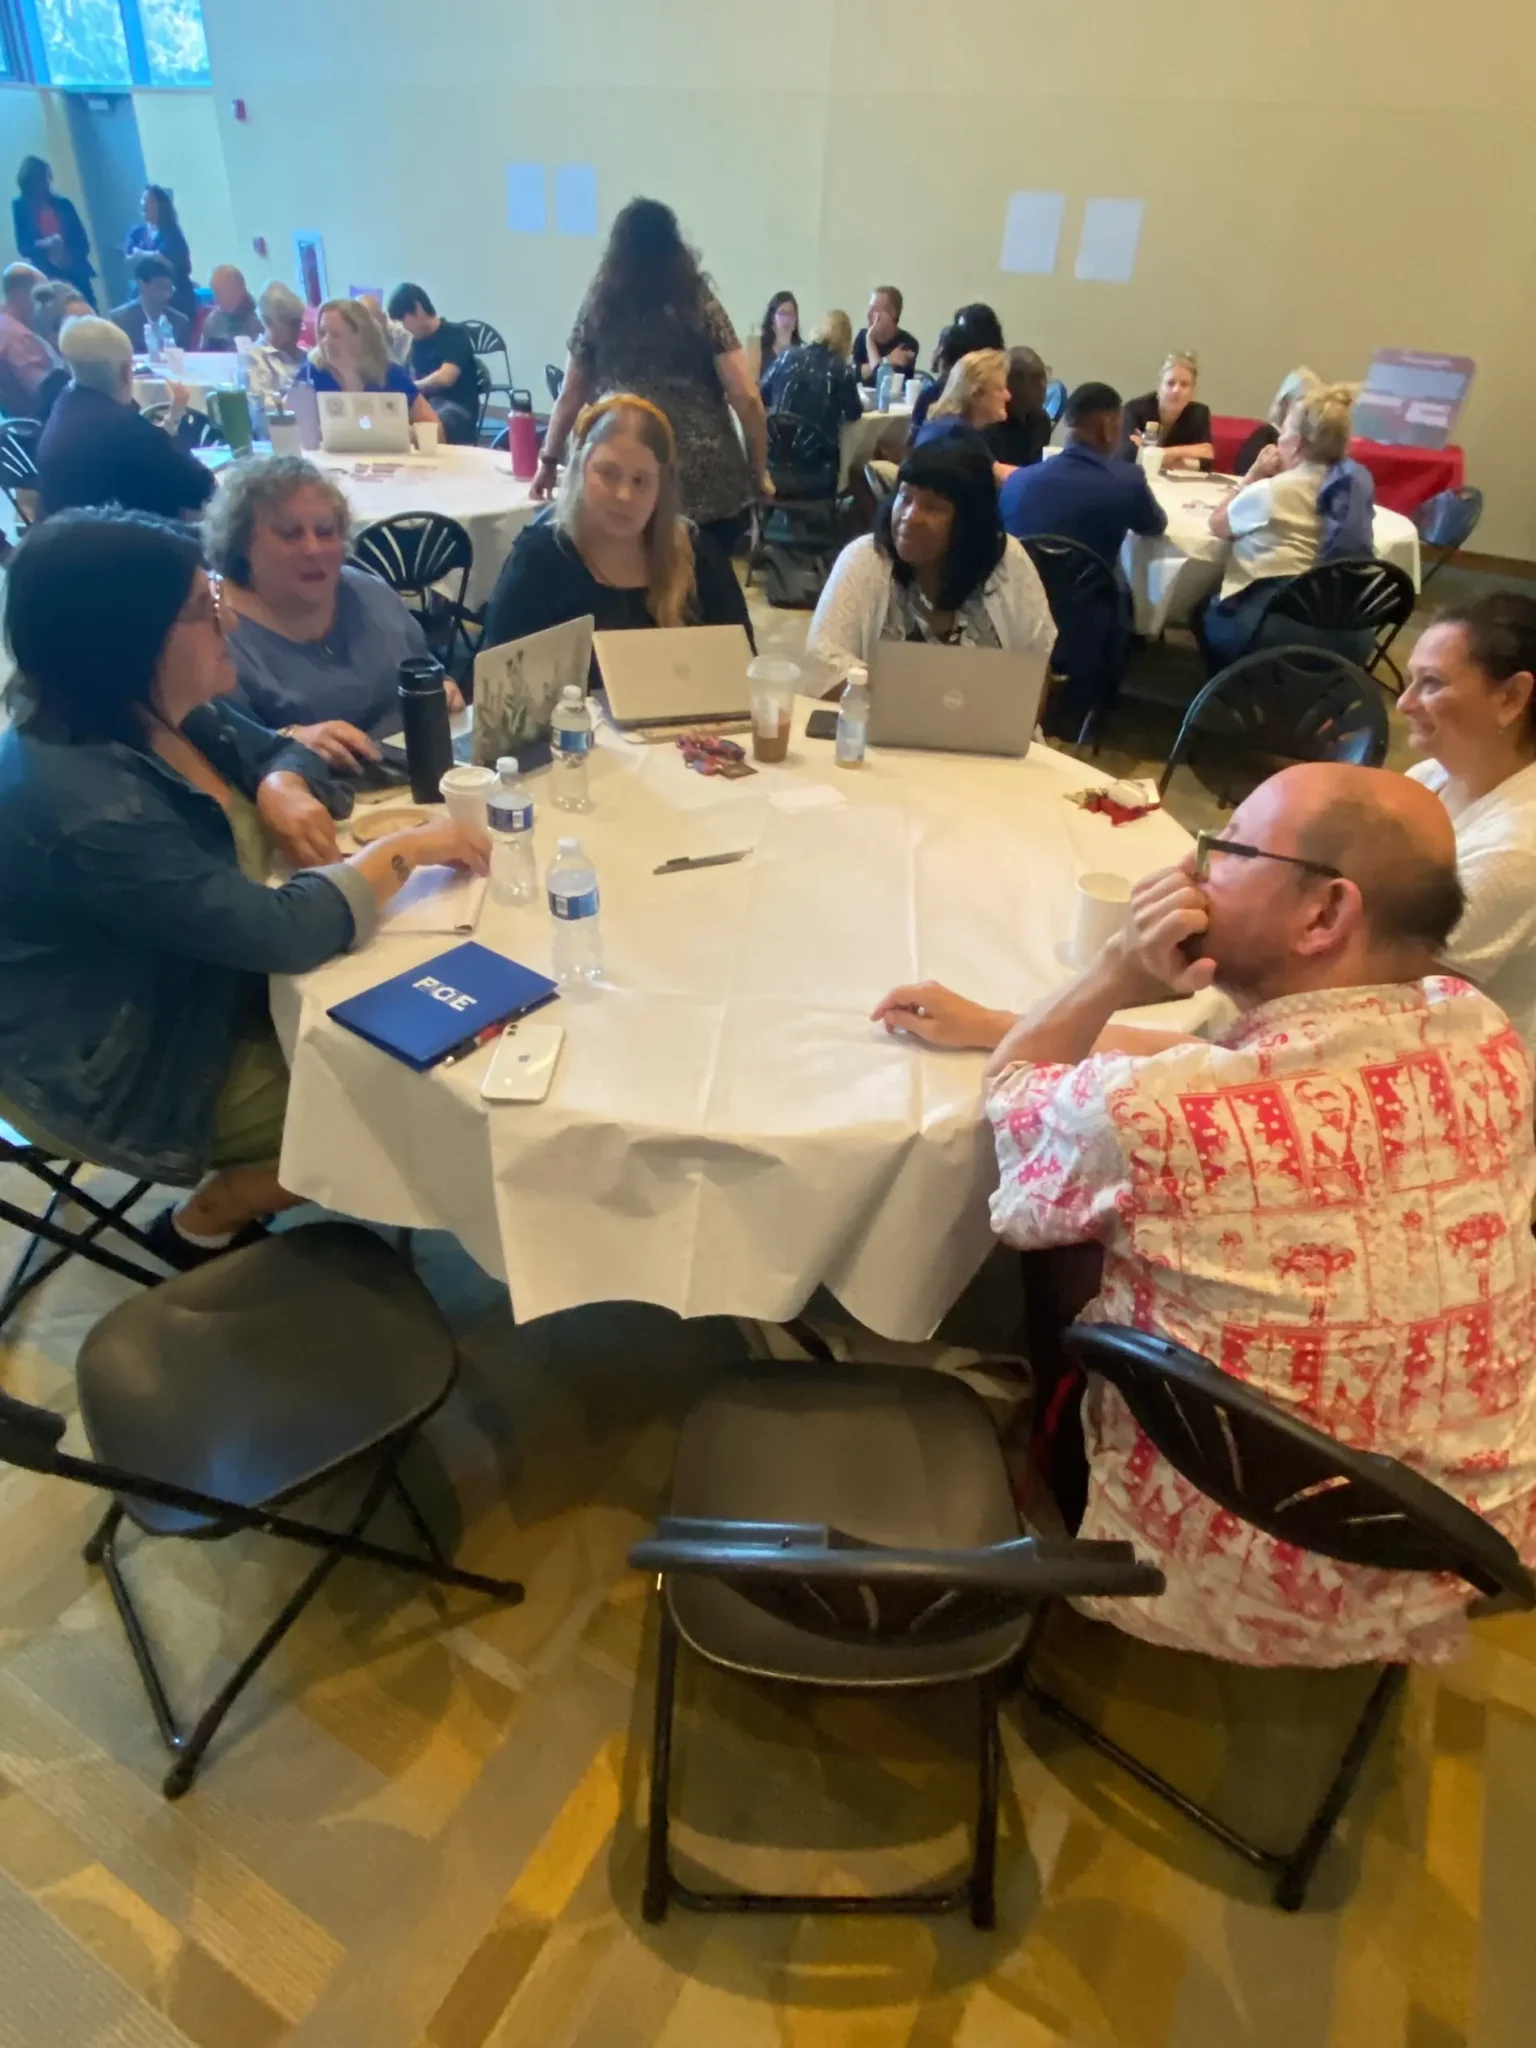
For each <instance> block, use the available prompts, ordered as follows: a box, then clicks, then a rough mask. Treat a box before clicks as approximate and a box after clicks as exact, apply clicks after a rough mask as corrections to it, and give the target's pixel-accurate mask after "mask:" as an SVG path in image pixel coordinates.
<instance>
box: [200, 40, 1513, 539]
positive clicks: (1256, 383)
mask: <svg viewBox="0 0 1536 2048" xmlns="http://www.w3.org/2000/svg"><path fill="white" fill-rule="evenodd" d="M205 7H206V13H207V18H208V25H209V38H210V43H211V47H212V52H213V63H214V74H215V83H216V88H217V90H216V105H217V111H218V117H219V120H220V122H221V124H222V129H223V135H224V143H225V153H226V157H227V161H228V170H229V183H230V189H231V193H232V197H233V205H234V217H235V222H236V225H237V227H238V230H239V235H240V238H241V246H242V247H248V246H249V241H250V238H251V237H252V236H253V235H257V234H261V235H265V236H266V237H267V239H268V242H269V243H270V245H271V249H272V268H273V269H274V270H276V271H277V272H279V273H281V274H284V275H288V274H291V270H292V242H291V237H292V234H293V231H294V230H295V229H296V228H318V229H320V230H321V231H322V233H323V234H324V236H325V240H326V247H327V255H328V259H329V268H330V277H331V282H332V285H333V287H339V288H340V289H342V290H345V288H346V286H347V285H348V284H349V283H354V282H356V283H364V282H379V283H385V284H387V283H391V282H394V281H397V280H398V279H399V278H400V277H401V276H402V275H407V274H409V275H414V276H416V277H417V278H418V279H419V280H420V282H422V283H423V284H425V285H426V286H427V287H428V289H429V290H431V291H432V292H433V293H434V294H435V295H436V296H437V297H438V298H439V300H440V301H441V302H442V303H443V305H444V306H445V307H446V308H447V309H449V310H451V311H454V312H457V313H460V314H463V313H472V314H477V315H479V316H481V317H483V318H489V319H492V320H495V321H496V322H497V324H498V325H500V326H501V327H502V328H503V330H504V331H505V332H506V333H507V335H508V338H509V340H510V342H511V344H512V354H513V363H514V367H515V369H516V372H517V374H518V376H519V378H520V379H521V380H522V381H524V382H529V383H534V382H537V380H538V379H539V377H540V374H541V371H542V366H543V364H544V362H545V361H546V360H548V359H551V358H558V356H559V354H560V351H561V348H562V345H563V340H564V336H565V333H566V331H567V328H568V325H569V320H570V315H571V312H572V311H573V309H574V307H575V304H576V302H577V300H578V298H579V296H580V293H581V290H582V287H583V286H584V284H585V282H586V280H587V277H588V275H589V274H590V271H591V268H592V264H593V261H594V258H595V256H596V253H597V250H596V245H595V243H593V242H592V241H589V240H582V239H561V238H558V237H555V236H553V235H549V236H545V237H538V238H534V237H526V236H514V235H512V234H511V233H509V231H508V229H507V227H506V221H505V211H504V203H503V197H502V179H503V167H504V165H505V163H506V161H507V159H508V158H510V157H518V158H530V159H534V160H538V161H542V162H545V163H548V164H551V165H553V164H555V163H558V162H561V161H585V162H589V163H593V164H595V165H596V167H597V171H598V190H599V205H600V214H601V218H602V220H603V223H604V224H606V222H607V220H608V218H609V217H611V215H612V213H613V211H614V210H615V208H616V207H617V206H618V205H620V204H621V203H622V202H623V201H624V200H625V199H627V198H628V197H630V196H631V195H632V194H633V193H635V192H637V191H648V192H653V193H655V194H657V195H658V196H660V197H662V198H665V199H668V200H670V201H671V202H672V203H673V204H674V205H675V206H676V207H677V208H678V211H679V213H680V214H681V216H682V218H683V221H684V224H685V226H686V228H687V230H688V231H689V233H690V234H691V235H692V236H693V238H694V239H695V240H696V241H697V242H698V243H699V245H700V246H701V247H702V249H703V251H704V254H705V257H706V260H707V262H708V264H709V266H710V268H711V269H712V271H713V272H714V274H715V277H716V279H717V281H718V283H719V285H720V288H721V293H722V296H723V297H724V299H725V301H726V303H727V305H728V306H729V308H730V310H731V311H732V313H733V314H734V315H735V316H736V318H737V320H738V322H739V323H740V324H741V325H742V327H743V328H744V329H745V328H746V327H748V326H749V325H750V324H751V323H752V322H753V321H754V320H755V319H756V318H757V317H758V315H759V313H760V309H761V307H762V305H763V304H764V302H765V301H766V299H767V297H768V295H769V293H770V292H771V291H773V290H775V289H776V288H778V287H780V286H788V287H790V288H791V289H793V290H795V291H796V292H797V293H799V294H800V296H801V298H802V300H803V302H804V304H805V305H806V307H807V308H808V309H818V308H820V307H823V306H825V305H829V304H841V305H844V306H846V307H847V308H848V309H849V310H850V312H853V313H855V314H857V313H858V311H859V309H860V307H861V305H862V302H863V298H864V294H865V292H866V290H867V288H868V287H869V285H870V284H872V283H874V282H877V281H880V280H882V279H884V278H887V277H888V278H890V279H892V280H894V281H895V282H897V283H899V284H901V285H902V286H903V287H904V288H905V290H906V292H907V295H908V305H909V320H908V324H909V325H910V326H912V327H914V328H915V330H916V331H917V332H918V333H919V335H920V336H921V337H922V339H923V341H924V343H925V344H927V343H931V341H932V339H933V337H934V334H935V332H936V330H937V328H938V326H939V324H940V323H941V322H942V321H943V320H944V319H945V318H947V317H948V315H949V313H950V312H951V311H952V310H953V309H954V307H955V305H956V304H957V303H959V302H960V301H961V300H962V299H967V298H985V299H989V300H991V301H992V303H993V304H995V305H996V307H997V308H998V311H999V312H1000V314H1001V315H1002V318H1003V323H1004V326H1005V328H1006V330H1007V332H1008V335H1009V338H1010V339H1011V340H1019V341H1023V340H1027V341H1030V342H1032V343H1033V344H1034V345H1035V346H1036V347H1038V348H1039V349H1040V350H1041V351H1042V353H1043V354H1044V355H1046V356H1047V358H1048V359H1049V360H1050V361H1051V362H1052V364H1053V365H1054V366H1055V367H1056V368H1057V369H1058V370H1059V371H1060V372H1061V374H1062V375H1064V376H1065V377H1067V378H1068V379H1069V380H1072V381H1076V380H1078V379H1081V378H1085V377H1089V376H1097V377H1107V378H1108V379H1110V380H1111V381H1113V382H1116V383H1118V384H1120V385H1121V386H1122V388H1124V389H1125V390H1126V391H1127V392H1128V393H1129V392H1132V391H1136V390H1142V389H1145V388H1146V387H1147V386H1148V385H1149V384H1150V383H1151V382H1152V379H1153V377H1154V375H1155V372H1156V368H1157V365H1158V363H1159V361H1160V360H1161V358H1162V356H1163V354H1164V353H1165V351H1166V350H1167V349H1168V348H1170V347H1174V346H1178V347H1191V346H1192V347H1195V348H1197V349H1198V350H1199V352H1200V355H1201V358H1202V361H1203V363H1204V365H1205V369H1204V377H1203V395H1204V396H1205V397H1206V398H1207V399H1208V400H1209V402H1210V403H1211V405H1212V406H1213V408H1214V409H1215V410H1217V411H1219V412H1254V411H1256V410H1258V409H1260V408H1261V407H1262V405H1263V404H1264V403H1265V402H1266V401H1267V399H1268V397H1269V395H1270V393H1271V391H1272V390H1273V388H1274V386H1275V384H1276V383H1277V382H1278V380H1279V377H1280V376H1281V374H1282V373H1283V372H1284V371H1285V370H1286V369H1287V368H1289V367H1290V366H1291V365H1292V364H1293V363H1295V362H1297V361H1298V360H1304V361H1307V362H1309V363H1311V364H1313V365H1314V367H1316V368H1317V369H1319V370H1322V371H1324V372H1327V373H1328V374H1330V375H1333V376H1340V377H1343V376H1352V375H1354V376H1357V375H1359V374H1360V373H1361V372H1362V371H1363V370H1364V368H1365V365H1366V363H1367V362H1368V360H1369V358H1370V355H1371V352H1372V350H1373V349H1374V348H1376V347H1378V346H1383V345H1394V344H1401V345H1409V346H1420V347H1425V348H1435V349H1448V350H1455V351H1461V352H1465V353H1467V354H1470V355H1472V356H1475V357H1476V358H1477V360H1478V364H1479V374H1478V380H1477V383H1476V386H1475V387H1474V392H1473V397H1472V400H1471V402H1470V404H1469V406H1468V408H1467V410H1466V412H1465V414H1464V415H1463V421H1462V427H1461V439H1462V441H1463V443H1464V445H1465V446H1466V449H1467V454H1468V472H1469V476H1470V477H1471V479H1472V481H1474V482H1476V483H1479V484H1480V485H1482V487H1483V488H1484V489H1485V490H1486V492H1487V493H1488V501H1489V502H1488V513H1487V517H1486V519H1485V522H1484V526H1483V529H1482V531H1481V533H1480V535H1479V544H1480V545H1482V546H1485V547H1487V548H1489V549H1492V550H1496V551H1499V552H1503V553H1507V554H1513V555H1521V556H1524V557H1528V558H1536V468H1533V465H1532V462H1531V459H1530V458H1531V450H1530V434H1529V430H1528V425H1527V422H1528V420H1529V417H1530V414H1529V401H1528V396H1527V387H1528V378H1529V372H1528V367H1527V358H1528V354H1529V337H1530V335H1531V334H1532V333H1533V331H1536V179H1533V177H1532V175H1531V172H1530V168H1529V150H1528V137H1529V134H1530V132H1531V126H1532V117H1533V114H1536V104H1533V102H1536V8H1532V7H1530V6H1528V5H1527V6H1519V5H1515V4H1512V0H1465V4H1463V5H1461V6H1460V7H1458V8H1456V9H1455V10H1448V9H1446V8H1445V7H1444V6H1443V5H1441V4H1439V0H1291V4H1290V5H1289V6H1288V7H1287V8H1286V9H1285V10H1284V12H1283V15H1282V14H1279V13H1277V12H1276V11H1274V10H1271V9H1266V8H1260V7H1259V6H1257V5H1256V4H1254V0H1182V4H1181V5H1180V6H1179V7H1178V8H1177V9H1176V10H1173V11H1172V12H1165V13H1162V14H1160V13H1159V12H1158V10H1156V9H1151V8H1148V7H1147V6H1146V5H1145V4H1144V0H1093V4H1079V5H1077V6H1069V7H1063V6H1061V5H1060V4H1058V0H1052V4H1049V5H1047V4H1044V0H968V4H967V5H966V6H964V7H963V8H955V9H953V10H952V11H946V10H945V9H942V8H935V7H934V6H933V5H932V0H922V4H915V0H882V5H881V6H880V7H879V8H878V9H871V8H870V7H869V6H868V5H867V4H863V0H860V4H854V0H773V4H772V5H771V6H766V7H757V8H733V7H729V6H726V5H724V4H722V0H656V4H654V5H652V6H650V7H645V6H641V5H637V4H636V0H437V4H436V5H435V6H434V7H432V8H431V9H429V10H428V12H427V14H426V15H425V16H424V15H423V11H422V9H421V7H420V5H419V4H418V0H324V4H323V5H318V4H317V0H265V4H263V5H262V6H261V7H259V8H257V7H253V6H251V5H250V4H249V0H205ZM299 53H302V55H300V54H299ZM236 95H239V96H242V97H244V98H245V99H246V101H247V102H248V104H249V108H250V117H251V118H250V120H249V121H248V122H247V123H246V124H244V125H238V124H236V123H235V122H234V121H233V119H232V117H231V114H230V110H229V102H230V100H231V98H232V97H234V96H236ZM1016 188H1043V189H1046V190H1052V191H1061V192H1064V193H1065V194H1066V195H1067V200H1068V206H1067V218H1066V225H1065V229H1064V233H1063V238H1062V250H1061V254H1060V257H1059V259H1058V265H1057V270H1056V273H1055V275H1054V276H1052V277H1048V278H1028V277H1016V276H1004V275H1002V274H1001V273H1000V272H999V270H998V267H997V263H998V251H999V244H1000V240H1001V232H1002V220H1003V210H1004V205H1005V201H1006V197H1007V194H1008V193H1009V192H1010V191H1011V190H1014V189H1016ZM1095 195H1098V196H1107V197H1139V198H1142V199H1143V200H1144V201H1145V202H1146V217H1145V225H1144V228H1143V233H1142V243H1141V251H1140V259H1139V262H1138V265H1137V269H1136V274H1135V277H1134V279H1133V281H1132V282H1131V283H1130V284H1129V285H1127V286H1114V285H1098V284H1079V283H1077V282H1075V281H1074V279H1073V277H1072V263H1073V256H1074V253H1075V250H1076V241H1077V229H1078V225H1079V223H1080V220H1081V214H1082V207H1083V202H1084V200H1085V199H1087V198H1089V197H1091V196H1095ZM252 264H253V268H254V269H255V270H261V268H262V266H261V264H260V263H259V262H256V261H255V259H252Z"/></svg>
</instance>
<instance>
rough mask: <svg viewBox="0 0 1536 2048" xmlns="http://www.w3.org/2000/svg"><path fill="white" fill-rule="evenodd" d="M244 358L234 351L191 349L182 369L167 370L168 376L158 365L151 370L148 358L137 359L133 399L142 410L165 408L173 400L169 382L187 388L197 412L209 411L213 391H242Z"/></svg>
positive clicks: (167, 368)
mask: <svg viewBox="0 0 1536 2048" xmlns="http://www.w3.org/2000/svg"><path fill="white" fill-rule="evenodd" d="M239 366H240V358H239V356H238V355H237V354H236V353H235V351H234V350H233V349H222V350H221V349H202V350H197V349H189V350H188V351H187V352H186V353H185V354H184V355H183V356H182V359H181V368H180V369H179V370H174V369H172V368H171V367H170V366H169V365H167V366H166V367H165V370H164V374H162V373H161V370H160V367H159V366H158V365H156V366H155V367H154V368H151V367H150V366H149V365H148V362H147V360H146V358H144V357H142V356H135V358H134V364H133V398H134V403H135V404H136V405H138V406H139V407H141V408H142V407H146V406H151V405H164V404H166V403H167V401H168V400H169V398H170V395H171V394H170V392H169V391H168V390H167V388H166V379H167V378H171V379H173V380H174V381H175V382H176V383H178V384H185V385H186V387H187V392H188V395H189V397H190V398H191V401H192V409H193V411H194V412H206V411H207V410H208V393H209V392H210V391H238V390H239V389H240V388H241V383H240V367H239Z"/></svg>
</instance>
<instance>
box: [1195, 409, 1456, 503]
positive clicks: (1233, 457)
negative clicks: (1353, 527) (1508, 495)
mask: <svg viewBox="0 0 1536 2048" xmlns="http://www.w3.org/2000/svg"><path fill="white" fill-rule="evenodd" d="M1258 424H1259V422H1258V421H1257V420H1245V419H1240V418H1238V417H1236V416H1235V415H1229V416H1226V417H1217V418H1214V419H1212V421H1211V440H1212V443H1213V445H1214V447H1215V450H1216V467H1217V468H1218V469H1223V470H1230V469H1232V468H1233V467H1234V466H1235V465H1236V462H1237V452H1238V450H1239V449H1240V448H1241V447H1242V445H1243V443H1244V442H1245V441H1246V440H1247V438H1248V436H1249V435H1250V434H1251V433H1252V432H1253V430H1254V428H1255V427H1256V426H1258ZM1349 452H1350V454H1351V456H1353V458H1354V460H1355V461H1356V462H1358V463H1360V464H1362V465H1363V466H1364V467H1365V468H1366V469H1368V470H1369V471H1370V472H1371V475H1372V476H1373V477H1374V478H1375V479H1376V503H1377V504H1378V505H1381V506H1385V508H1386V509H1387V511H1389V512H1402V513H1404V514H1406V515H1408V516H1411V515H1412V514H1413V513H1415V512H1416V511H1417V510H1418V509H1419V507H1420V506H1421V505H1422V504H1423V503H1424V502H1425V500H1426V499H1428V498H1433V497H1436V496H1437V495H1438V494H1439V493H1440V492H1441V491H1459V490H1460V489H1461V486H1462V484H1463V483H1464V481H1465V480H1466V462H1465V460H1464V458H1463V456H1462V452H1461V450H1460V449H1459V448H1399V447H1393V446H1390V445H1389V444H1388V443H1387V442H1385V441H1360V440H1355V441H1351V442H1350V444H1349Z"/></svg>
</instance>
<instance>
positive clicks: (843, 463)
mask: <svg viewBox="0 0 1536 2048" xmlns="http://www.w3.org/2000/svg"><path fill="white" fill-rule="evenodd" d="M911 418H912V408H911V406H910V405H893V406H890V407H889V408H888V409H887V410H886V411H885V412H876V411H875V410H874V408H873V407H871V408H870V410H869V411H868V412H866V413H865V414H864V416H863V418H862V419H856V420H846V421H844V423H843V430H842V433H841V435H840V436H839V442H838V447H839V454H840V456H841V460H840V462H839V465H838V476H837V487H838V489H839V490H846V488H847V486H848V480H849V478H850V477H851V476H852V475H853V474H854V472H855V471H856V470H860V469H862V468H863V467H864V465H865V463H866V462H868V461H869V460H870V458H871V457H872V456H873V455H874V453H875V450H876V449H877V448H878V447H879V445H880V437H881V435H882V434H883V433H884V432H885V430H886V428H887V427H904V426H907V425H908V424H909V423H910V421H911Z"/></svg>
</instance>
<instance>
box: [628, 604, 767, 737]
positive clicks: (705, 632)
mask: <svg viewBox="0 0 1536 2048" xmlns="http://www.w3.org/2000/svg"><path fill="white" fill-rule="evenodd" d="M592 651H593V653H594V654H595V655H596V656H597V666H598V669H599V671H600V672H601V674H602V678H603V690H604V692H605V693H606V695H607V698H608V715H609V717H610V718H612V720H613V722H614V724H615V725H618V726H632V725H686V724H687V723H688V722H689V721H690V720H692V719H704V718H709V719H714V718H745V717H747V716H748V714H749V712H750V709H751V690H750V687H749V685H748V683H747V664H748V663H749V662H750V661H751V659H752V648H751V645H750V643H749V642H748V639H747V632H746V628H745V627H744V626H658V627H656V628H655V629H654V630H653V631H652V630H644V629H639V630H635V631H632V632H628V633H594V634H593V635H592Z"/></svg>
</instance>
